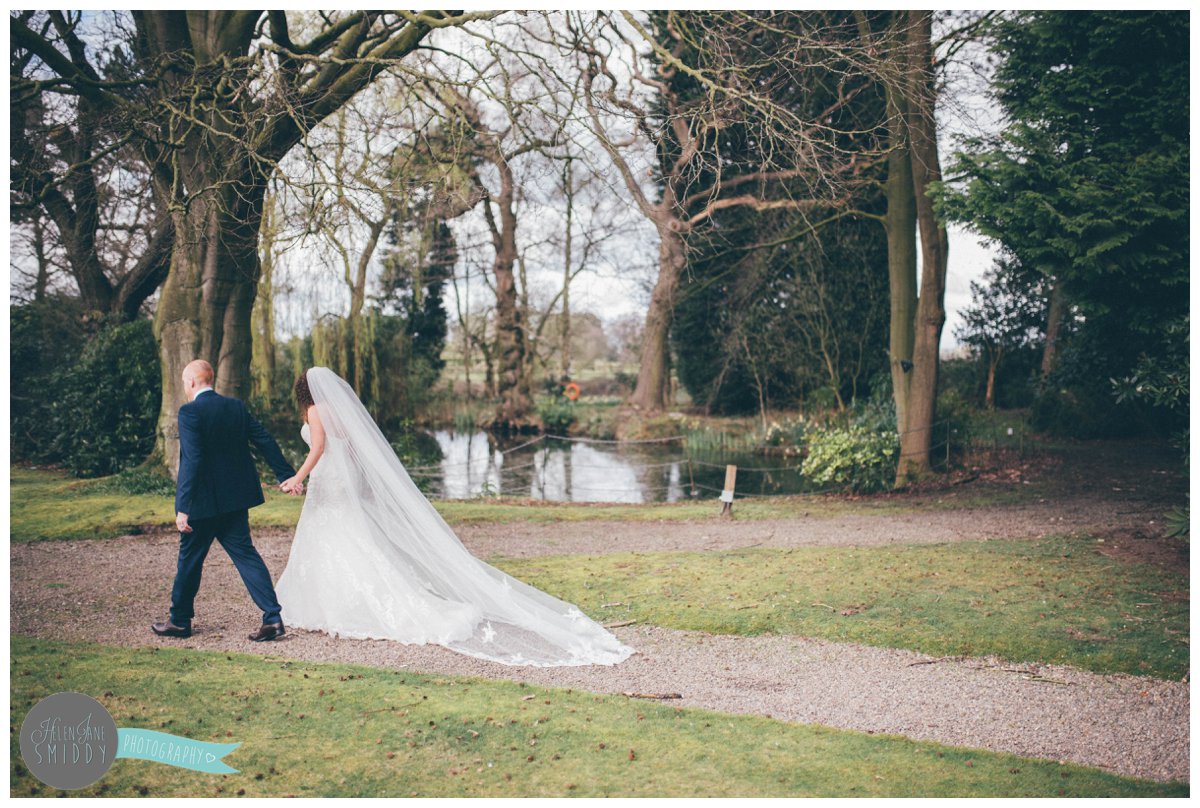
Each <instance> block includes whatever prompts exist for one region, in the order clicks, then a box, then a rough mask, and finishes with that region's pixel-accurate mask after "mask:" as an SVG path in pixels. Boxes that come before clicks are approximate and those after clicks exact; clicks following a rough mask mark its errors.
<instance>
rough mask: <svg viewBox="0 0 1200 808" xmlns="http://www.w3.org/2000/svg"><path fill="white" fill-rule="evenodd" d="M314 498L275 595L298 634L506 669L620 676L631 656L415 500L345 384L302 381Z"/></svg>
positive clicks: (332, 377)
mask: <svg viewBox="0 0 1200 808" xmlns="http://www.w3.org/2000/svg"><path fill="white" fill-rule="evenodd" d="M295 392H296V400H297V402H298V403H299V404H300V407H301V410H302V411H303V412H304V422H305V423H304V425H303V426H302V427H301V429H300V434H301V436H302V437H303V438H304V441H305V442H306V443H307V444H308V445H309V453H308V458H307V459H306V460H305V461H304V464H303V465H302V466H301V467H300V470H299V471H298V472H297V473H296V476H295V477H292V478H291V479H289V480H287V481H285V482H284V483H283V484H282V486H281V487H282V488H283V489H284V490H285V491H288V492H293V491H295V492H297V493H298V492H300V491H303V481H304V479H305V477H306V476H308V475H309V474H310V473H311V479H310V483H309V488H308V496H307V498H306V499H305V501H304V507H303V510H302V511H301V513H300V522H299V524H297V525H296V536H295V538H294V539H293V541H292V550H291V555H290V557H289V558H288V563H287V567H286V568H285V569H284V571H283V574H282V575H281V576H280V578H279V582H278V583H277V584H276V594H277V595H278V597H279V602H280V604H281V605H282V607H283V613H284V615H286V617H287V622H288V624H289V625H291V626H296V627H299V628H307V629H317V630H322V631H327V632H329V633H331V634H333V635H334V636H343V637H353V638H358V639H366V638H373V639H388V640H398V641H399V642H402V643H408V644H422V643H435V644H438V645H443V646H445V647H447V648H450V649H453V650H455V651H458V652H461V653H464V654H469V655H471V656H475V657H480V658H482V659H489V660H493V661H495V662H502V663H504V664H507V665H535V666H552V665H614V664H616V663H618V662H621V661H623V660H625V659H626V658H628V657H629V655H630V654H632V653H633V649H632V648H629V647H628V646H626V645H624V644H623V643H621V642H620V641H619V640H618V639H617V638H616V637H615V636H613V635H612V634H611V633H610V632H608V631H607V630H605V629H604V628H603V627H602V626H600V625H599V624H597V623H595V622H593V621H592V620H591V619H589V618H588V617H587V616H586V615H584V614H583V612H581V611H580V610H579V609H578V608H576V607H575V606H573V605H571V604H569V603H564V602H563V601H561V600H558V599H557V598H555V597H553V596H551V595H548V594H546V593H545V592H542V591H540V590H538V589H535V588H533V587H532V586H529V585H528V584H524V583H522V582H521V581H518V580H517V579H515V578H513V577H511V576H509V575H507V574H505V573H503V572H501V571H500V570H498V569H496V568H495V567H492V566H490V565H488V564H485V563H484V562H483V561H480V560H479V559H477V558H475V557H474V556H473V555H471V553H470V552H468V550H467V549H466V547H464V546H463V544H462V542H461V541H459V539H458V537H457V536H456V535H454V531H453V530H451V529H450V527H449V525H447V524H446V523H445V522H444V521H443V520H442V517H441V515H440V514H438V512H437V511H436V510H435V509H434V507H433V506H432V505H431V504H430V503H429V501H428V500H427V499H426V498H425V497H424V495H423V494H422V493H421V492H420V490H418V489H417V487H416V485H415V484H414V483H413V481H412V480H411V479H410V478H409V476H408V472H406V471H405V470H404V466H403V465H401V463H400V460H399V459H398V458H397V457H396V454H395V453H394V452H393V451H392V448H391V445H390V444H389V443H388V441H387V439H386V438H385V437H384V436H383V433H382V432H380V431H379V427H378V426H376V424H375V421H374V420H373V419H372V418H371V416H370V414H369V413H368V412H367V410H366V408H365V407H363V405H362V403H361V402H360V401H359V400H358V396H356V395H355V394H354V390H353V389H352V388H351V387H350V385H348V384H347V383H346V382H345V381H344V380H342V379H341V377H339V376H338V375H337V374H336V373H334V372H333V371H331V370H329V369H328V368H323V367H314V368H311V369H309V370H308V371H307V372H305V373H304V374H303V375H301V376H300V378H299V379H297V381H296V391H295Z"/></svg>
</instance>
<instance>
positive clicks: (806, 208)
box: [568, 12, 871, 410]
mask: <svg viewBox="0 0 1200 808" xmlns="http://www.w3.org/2000/svg"><path fill="white" fill-rule="evenodd" d="M818 22H820V23H825V22H827V21H824V20H821V21H818V20H815V19H814V20H811V21H806V20H805V19H803V18H801V17H799V16H797V15H794V14H792V15H789V16H787V17H783V18H780V17H776V16H775V15H771V14H762V15H760V14H752V13H743V12H729V13H716V14H713V13H707V12H705V13H697V14H689V13H677V12H666V13H665V15H664V17H663V19H662V22H661V26H660V27H661V32H660V33H655V32H652V31H651V30H650V29H649V28H648V27H647V26H646V25H645V24H643V23H642V22H641V21H640V20H638V19H637V18H636V17H634V15H632V14H630V13H624V14H623V15H622V16H621V17H619V18H616V17H610V16H608V15H604V14H600V15H597V16H595V17H594V18H587V17H585V16H584V15H582V14H572V15H570V16H569V26H568V30H569V32H570V36H571V46H572V47H573V48H574V49H575V51H576V52H577V53H578V54H579V58H580V60H581V70H582V72H583V82H584V92H583V99H584V103H585V105H586V109H587V112H588V115H589V118H590V121H591V124H592V129H593V131H594V133H595V134H596V136H597V139H598V142H599V144H600V145H601V147H602V148H603V149H604V150H605V151H606V152H607V153H608V155H609V157H610V158H611V160H612V162H613V164H614V165H615V166H616V167H617V169H618V171H619V173H620V175H621V177H622V178H623V180H624V183H625V186H626V190H627V192H628V193H629V194H630V196H631V197H632V198H633V201H634V203H635V204H636V205H637V207H638V209H639V210H641V211H642V213H643V214H644V215H645V216H646V217H647V218H648V219H649V220H651V221H652V222H653V223H654V226H655V229H656V230H657V232H658V235H659V268H658V278H657V282H656V283H655V286H654V290H653V293H652V295H651V298H650V305H649V309H648V310H647V314H646V323H645V328H644V343H643V346H644V347H643V353H642V361H641V367H640V370H639V373H638V382H637V387H636V389H635V390H634V392H633V395H632V396H631V397H630V399H629V403H630V404H631V405H633V406H635V407H639V408H643V409H647V410H659V409H662V408H663V407H664V406H665V405H666V394H667V389H668V373H667V366H668V360H669V356H668V342H667V335H668V330H669V324H670V318H671V313H672V310H673V307H674V301H675V298H676V293H677V289H678V285H679V280H680V277H681V275H682V273H683V270H684V268H685V266H686V264H687V238H688V236H689V234H691V233H693V232H695V231H696V230H697V229H698V228H699V227H701V226H706V225H709V224H710V223H711V220H712V219H713V217H714V215H715V214H717V213H718V212H719V211H722V210H727V209H730V208H746V209H751V210H756V211H766V210H791V211H795V212H796V213H797V215H799V216H802V217H809V216H812V215H813V214H814V213H816V212H824V217H825V218H829V217H831V216H832V217H837V216H839V215H842V212H844V211H846V210H848V209H849V207H850V205H849V203H850V200H851V198H852V191H853V188H854V186H855V184H856V183H857V182H859V181H861V180H862V179H863V178H862V176H860V175H861V173H862V170H863V169H864V168H865V167H866V163H867V161H868V158H867V157H866V155H868V154H869V153H870V152H871V150H870V147H869V144H868V147H867V148H865V149H864V148H862V147H861V146H858V145H847V144H849V143H850V142H851V141H853V140H854V138H855V137H858V138H859V139H860V140H862V141H869V140H870V137H869V133H866V132H862V131H858V130H857V129H855V128H854V126H853V124H848V123H843V122H841V121H842V119H844V117H845V115H844V112H845V111H846V110H847V108H848V107H849V105H851V103H852V101H853V100H854V98H855V97H856V96H857V95H858V94H859V93H860V92H861V91H862V90H863V89H865V88H867V87H868V86H869V85H870V75H869V70H868V69H867V68H868V67H869V64H870V63H869V62H868V61H866V60H865V59H862V58H861V54H859V53H857V51H856V45H855V43H854V42H853V41H852V40H851V39H849V38H847V37H845V36H842V37H841V38H839V37H838V36H828V35H825V34H823V33H821V32H820V31H819V30H818V28H817V27H816V26H817V23H818ZM809 23H811V26H810V27H806V25H808V24H809ZM642 48H648V49H649V57H647V55H645V54H644V53H643V51H642ZM764 48H766V49H769V50H770V58H769V59H767V58H766V54H764V52H763V49H764ZM764 65H766V66H767V67H766V68H765V69H764ZM818 75H819V76H820V77H821V78H822V80H824V81H826V82H827V83H828V82H830V81H832V90H831V91H829V89H828V87H827V88H826V89H827V94H828V100H827V101H825V102H822V103H820V104H818V105H817V106H816V107H815V108H812V109H811V110H809V112H810V114H803V113H798V112H797V110H798V109H801V108H802V107H801V106H798V105H796V104H794V103H792V102H793V101H794V88H795V87H796V86H797V85H799V86H801V87H804V88H806V89H807V88H808V87H809V86H810V85H811V84H813V83H814V82H815V81H816V80H817V78H816V77H817V76H818ZM784 85H786V86H788V87H789V88H791V89H789V92H791V93H793V95H792V96H789V97H781V95H780V92H781V86H784ZM683 87H690V89H689V90H685V89H682V88H683ZM813 95H814V97H815V96H816V94H815V93H814V94H813ZM614 119H617V120H622V119H623V120H624V121H625V122H626V124H627V125H628V126H629V127H630V128H631V129H632V131H626V132H625V133H624V134H618V133H616V132H614V131H613V127H612V126H611V125H609V124H608V121H611V120H614ZM835 121H837V123H835ZM734 129H738V130H739V131H740V132H741V133H744V135H745V137H747V138H748V139H749V142H752V143H755V144H756V155H757V157H758V159H757V161H756V162H755V163H754V164H753V165H751V166H744V165H743V166H734V165H729V164H728V162H727V161H726V160H725V159H723V157H722V151H723V148H724V146H725V145H726V144H725V139H726V138H727V137H728V133H729V132H730V131H732V130H734ZM639 140H643V141H644V142H648V143H650V144H651V145H652V146H653V148H654V150H655V152H656V154H657V156H658V164H657V165H655V166H652V167H650V168H649V170H648V175H649V176H650V177H652V178H653V179H655V180H656V181H657V182H656V190H657V191H658V197H657V199H654V197H653V195H652V192H651V191H650V190H649V189H647V188H646V187H645V186H644V184H643V178H642V174H641V172H639V171H638V170H637V169H635V167H634V161H633V160H632V159H631V158H630V156H629V154H628V153H627V152H628V149H629V147H631V146H634V145H635V144H636V143H638V142H639ZM812 226H814V227H815V226H816V224H815V222H814V223H813V225H812Z"/></svg>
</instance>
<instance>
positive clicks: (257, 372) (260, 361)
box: [250, 203, 275, 407]
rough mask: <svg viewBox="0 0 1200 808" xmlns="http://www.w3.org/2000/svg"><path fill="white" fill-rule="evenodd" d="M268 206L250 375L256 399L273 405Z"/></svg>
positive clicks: (272, 291)
mask: <svg viewBox="0 0 1200 808" xmlns="http://www.w3.org/2000/svg"><path fill="white" fill-rule="evenodd" d="M273 220H274V216H273V215H272V213H271V207H270V204H269V203H268V204H267V206H266V209H265V211H264V215H263V224H262V249H261V251H260V254H259V265H260V266H261V268H262V277H261V279H260V280H259V282H258V289H257V292H256V295H255V301H254V311H253V312H252V314H251V317H252V320H253V330H254V347H253V356H252V358H251V360H250V373H251V375H252V376H253V378H254V396H255V398H257V399H258V400H260V401H262V402H263V403H264V404H266V406H267V407H271V406H272V405H273V402H272V398H273V395H274V384H275V288H274V284H273V283H272V276H273V275H274V269H275V249H274V243H275V225H274V221H273Z"/></svg>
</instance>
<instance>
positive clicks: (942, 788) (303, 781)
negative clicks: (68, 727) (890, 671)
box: [9, 637, 1189, 797]
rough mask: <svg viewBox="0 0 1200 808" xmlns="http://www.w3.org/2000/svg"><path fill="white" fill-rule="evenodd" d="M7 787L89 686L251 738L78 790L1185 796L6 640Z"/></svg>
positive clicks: (369, 684)
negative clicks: (47, 703) (27, 728)
mask: <svg viewBox="0 0 1200 808" xmlns="http://www.w3.org/2000/svg"><path fill="white" fill-rule="evenodd" d="M11 650H12V655H11V700H10V710H11V712H10V716H9V722H10V727H11V728H12V730H11V733H10V742H9V744H10V757H11V760H12V765H11V770H10V789H9V790H10V795H11V796H31V795H33V796H55V795H59V794H62V793H63V792H59V791H57V790H55V789H53V788H50V787H48V786H45V785H43V784H41V783H40V782H38V781H37V780H36V779H35V778H33V777H32V776H31V775H30V774H29V772H28V771H27V770H26V769H25V767H24V765H23V764H22V763H21V760H20V752H19V747H18V744H17V728H18V727H19V726H20V723H21V721H22V720H24V716H25V714H26V713H27V711H28V710H29V708H30V707H31V706H32V705H33V704H36V703H37V701H38V700H40V699H41V698H44V697H45V696H47V695H49V694H51V693H55V692H59V691H64V690H74V691H77V692H81V693H87V694H89V695H92V696H93V697H95V698H97V699H98V700H99V701H100V702H101V703H102V704H104V705H105V707H106V708H107V709H108V710H109V712H111V713H112V714H113V717H114V719H115V720H116V723H117V726H118V727H142V728H146V729H155V730H158V731H162V732H169V733H172V734H175V735H181V736H186V737H189V738H194V739H197V740H211V741H221V742H226V743H229V742H240V743H241V746H240V747H239V748H238V749H236V750H235V751H234V752H233V753H231V754H230V755H228V756H227V757H226V758H225V760H226V762H227V763H229V764H230V765H231V766H233V767H234V768H236V769H238V770H239V773H238V774H232V775H210V774H202V773H197V772H191V771H188V770H185V769H179V768H174V767H171V766H166V765H163V764H159V763H154V762H149V761H143V760H129V759H122V760H117V761H116V762H115V763H114V765H113V767H112V768H111V769H110V770H109V771H108V773H107V774H106V775H105V776H104V777H102V778H101V779H100V780H99V781H98V782H96V783H95V784H93V785H91V786H89V787H87V788H84V789H81V790H78V791H72V792H68V793H70V794H71V795H72V796H74V795H79V796H101V795H102V796H156V797H164V796H284V795H296V796H384V795H390V796H401V797H411V796H422V797H433V796H439V797H440V796H488V797H494V796H526V797H533V796H539V797H554V796H594V797H599V796H700V795H707V796H762V797H771V796H897V797H898V796H918V795H920V796H942V797H985V796H987V797H994V796H1005V797H1013V796H1027V797H1039V796H1043V797H1050V796H1071V797H1083V796H1092V797H1099V796H1112V797H1115V796H1127V797H1128V796H1147V797H1148V796H1186V795H1187V794H1188V793H1189V787H1188V785H1187V784H1186V783H1167V784H1163V783H1154V782H1146V781H1139V780H1132V779H1128V778H1122V777H1117V776H1114V775H1111V774H1108V773H1105V772H1102V771H1099V770H1095V769H1088V768H1084V767H1079V766H1069V765H1059V764H1058V763H1055V762H1050V761H1040V760H1032V759H1027V758H1019V757H1015V756H1012V755H1005V754H996V753H990V752H982V751H978V750H969V749H961V748H956V747H946V746H941V745H939V744H933V743H927V742H915V741H909V740H907V739H904V738H897V737H890V736H872V735H866V734H864V733H857V732H847V731H842V730H835V729H830V728H826V727H821V726H810V725H796V724H788V723H784V722H780V721H774V720H771V719H768V718H758V717H753V716H731V715H725V714H721V713H715V712H710V711H706V710H698V709H678V708H673V707H669V706H665V705H660V704H655V703H647V702H642V701H632V700H628V699H626V698H624V697H619V696H599V695H594V694H591V693H582V692H572V691H570V690H556V689H547V688H542V687H529V686H526V685H523V684H520V683H515V682H497V681H486V680H476V679H459V678H445V677H436V676H426V675H417V674H412V673H407V672H402V671H391V670H381V669H375V668H369V667H362V666H356V665H343V664H331V663H320V664H318V663H306V662H297V661H289V660H286V659H281V658H273V657H259V656H252V655H243V654H225V653H215V652H201V651H195V650H185V649H155V648H141V649H118V648H111V647H106V646H101V645H93V644H76V643H61V642H50V641H45V640H37V639H33V638H27V637H14V638H12V640H11Z"/></svg>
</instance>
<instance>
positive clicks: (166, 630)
mask: <svg viewBox="0 0 1200 808" xmlns="http://www.w3.org/2000/svg"><path fill="white" fill-rule="evenodd" d="M150 630H151V631H153V632H154V633H155V634H157V635H158V636H160V637H190V636H192V629H191V627H190V626H189V627H187V628H184V627H182V626H177V625H175V624H174V623H172V622H171V621H170V620H168V621H167V622H165V623H155V624H154V625H152V626H150Z"/></svg>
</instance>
